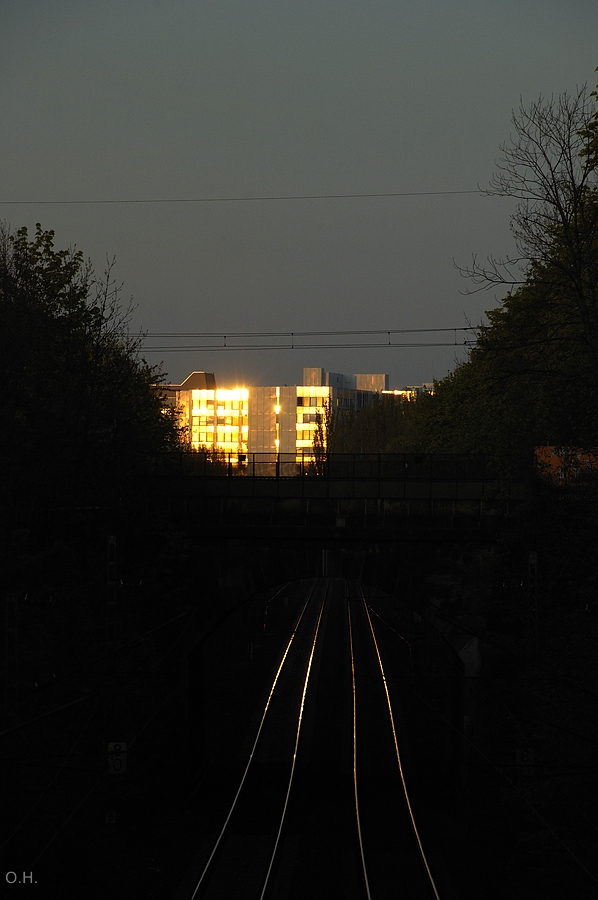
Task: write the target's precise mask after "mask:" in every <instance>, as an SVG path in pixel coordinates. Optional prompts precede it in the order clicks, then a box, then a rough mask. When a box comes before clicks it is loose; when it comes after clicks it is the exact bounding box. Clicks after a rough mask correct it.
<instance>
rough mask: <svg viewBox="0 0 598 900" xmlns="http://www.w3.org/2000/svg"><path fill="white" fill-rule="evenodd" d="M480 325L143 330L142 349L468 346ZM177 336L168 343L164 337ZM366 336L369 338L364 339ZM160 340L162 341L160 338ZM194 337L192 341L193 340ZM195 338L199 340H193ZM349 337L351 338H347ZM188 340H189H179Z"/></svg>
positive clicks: (172, 350)
mask: <svg viewBox="0 0 598 900" xmlns="http://www.w3.org/2000/svg"><path fill="white" fill-rule="evenodd" d="M482 327H483V326H471V325H469V326H457V327H449V328H380V329H374V328H371V329H367V330H366V329H364V330H352V331H349V330H336V331H227V332H226V333H225V332H224V331H220V332H215V331H204V332H201V331H199V332H191V331H189V332H161V331H153V332H145V334H144V335H143V337H144V340H148V339H154V341H155V343H149V344H147V345H145V346H144V347H143V349H144V351H146V352H169V353H172V352H175V353H189V352H198V351H212V350H213V351H232V350H308V349H314V350H334V349H339V350H340V349H344V350H347V349H351V350H355V349H369V348H381V347H391V348H400V349H406V348H422V347H463V346H464V347H469V346H472V345H473V344H475V343H476V342H477V332H478V330H479V328H482ZM420 334H421V335H430V334H435V335H439V336H446V335H448V334H452V335H453V339H452V340H446V338H445V339H444V340H442V339H441V340H434V341H430V340H426V339H421V340H397V338H398V337H399V336H402V335H420ZM169 338H172V339H179V340H180V341H181V343H176V344H174V343H173V344H170V343H168V342H167V339H169ZM368 338H369V339H368ZM160 339H163V340H160ZM194 339H195V342H194ZM197 339H199V340H197ZM351 339H353V340H351ZM183 341H185V342H186V341H189V342H190V343H183Z"/></svg>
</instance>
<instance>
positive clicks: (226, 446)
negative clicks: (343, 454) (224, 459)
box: [161, 368, 388, 459]
mask: <svg viewBox="0 0 598 900" xmlns="http://www.w3.org/2000/svg"><path fill="white" fill-rule="evenodd" d="M161 389H162V390H163V392H164V394H165V396H166V400H167V402H168V403H170V404H171V405H173V406H176V407H177V408H178V409H179V410H180V414H181V424H182V425H183V426H184V427H185V428H186V429H187V434H188V440H189V443H190V445H191V446H192V447H194V448H200V447H210V448H214V449H218V450H223V451H225V452H227V453H233V454H236V455H238V456H241V457H242V456H244V455H245V454H247V453H272V454H282V453H284V454H285V455H287V456H288V454H295V455H296V457H297V459H308V458H310V457H311V455H312V451H313V444H314V436H315V433H316V429H317V426H318V419H319V420H320V421H323V420H324V419H325V409H326V407H328V408H330V409H333V410H335V409H338V410H343V409H355V410H359V409H362V408H363V407H364V406H367V405H369V404H370V403H371V402H372V400H373V398H374V396H375V395H376V394H380V393H383V392H388V375H375V374H374V375H373V374H367V375H342V374H340V373H339V372H326V371H325V370H324V369H319V368H306V369H304V370H303V383H302V384H299V385H269V386H265V387H241V386H235V387H228V388H220V387H217V386H216V379H215V376H214V375H213V373H211V372H192V373H191V375H189V376H188V377H187V378H186V379H185V380H184V381H183V382H182V383H181V384H167V385H162V386H161Z"/></svg>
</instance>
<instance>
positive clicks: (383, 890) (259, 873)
mask: <svg viewBox="0 0 598 900" xmlns="http://www.w3.org/2000/svg"><path fill="white" fill-rule="evenodd" d="M304 589H305V588H304ZM394 703H395V705H396V698H395V699H394ZM398 732H399V728H398V725H397V722H396V716H395V713H394V711H393V699H392V698H391V693H390V691H389V686H388V679H387V676H386V672H385V666H384V660H383V653H382V652H381V648H380V646H379V639H378V638H377V635H376V625H375V620H374V618H373V617H372V615H371V614H370V610H369V607H368V602H367V599H366V597H365V595H364V594H363V592H362V591H361V589H360V588H359V587H358V586H355V585H349V584H347V583H346V582H342V581H334V580H329V579H317V580H314V581H313V582H311V583H310V585H309V588H308V589H307V590H306V596H305V598H304V602H303V604H302V606H301V609H300V612H299V615H298V617H297V620H296V622H295V625H294V627H293V630H292V634H291V635H290V638H289V639H288V640H287V641H286V643H285V646H284V647H283V648H282V652H281V656H280V661H279V663H278V665H277V667H276V669H275V671H274V672H273V675H272V679H271V683H270V684H269V686H268V691H267V697H266V699H265V702H264V704H263V708H262V709H261V711H260V713H259V716H258V717H257V719H256V727H255V728H254V730H253V733H252V735H251V736H250V738H249V739H248V742H247V744H246V746H245V747H244V752H245V760H244V762H243V764H242V766H241V767H240V769H239V772H238V774H237V780H236V782H235V784H234V785H230V784H228V783H227V778H226V773H224V775H223V776H222V780H221V782H220V783H221V785H222V787H221V788H219V789H218V790H221V791H222V792H223V793H227V789H228V793H227V797H226V801H225V800H224V796H223V797H222V799H221V801H220V802H217V803H216V804H215V807H214V809H213V811H212V813H211V815H210V816H208V817H207V818H208V819H209V821H206V825H205V827H204V829H203V834H202V837H201V841H200V848H199V851H198V853H197V856H196V858H195V860H194V863H193V865H192V867H191V869H190V870H189V872H188V873H187V877H186V879H185V881H184V883H183V884H182V885H181V887H180V888H179V891H177V893H176V894H175V900H196V898H197V900H199V898H206V900H213V898H221V897H222V898H248V900H253V898H255V900H270V898H285V900H294V898H301V900H304V898H306V897H310V898H320V897H321V898H326V900H329V898H335V897H342V898H347V900H352V898H355V900H363V898H365V900H378V898H386V897H396V896H399V895H400V896H401V897H404V898H418V900H428V898H430V900H441V897H442V900H445V897H446V896H447V895H445V894H444V893H443V894H441V893H440V890H439V888H438V886H437V883H436V881H435V878H434V875H433V872H432V866H431V864H430V862H429V859H428V856H427V853H426V849H425V846H424V839H423V837H422V835H421V833H420V830H419V828H418V825H417V822H416V816H415V813H414V808H413V802H412V799H411V797H410V792H409V790H408V784H407V778H406V775H405V767H404V764H403V759H402V749H401V740H400V735H399V733H398ZM215 784H217V782H215ZM452 896H453V895H452V892H451V897H452Z"/></svg>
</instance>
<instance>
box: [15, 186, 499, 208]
mask: <svg viewBox="0 0 598 900" xmlns="http://www.w3.org/2000/svg"><path fill="white" fill-rule="evenodd" d="M459 194H477V195H478V196H479V197H483V196H486V195H485V193H484V191H482V190H480V188H477V189H476V190H471V189H470V190H465V191H384V192H381V193H372V194H281V195H264V196H257V197H243V196H239V197H172V198H162V199H161V198H157V197H154V198H139V199H132V198H131V199H119V200H100V199H94V200H0V205H2V206H51V205H54V206H76V205H79V206H83V205H97V204H106V205H108V204H118V203H121V204H136V203H255V202H266V201H267V202H270V201H275V200H278V201H281V200H367V199H378V198H384V197H447V196H451V195H459Z"/></svg>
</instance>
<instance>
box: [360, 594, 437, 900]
mask: <svg viewBox="0 0 598 900" xmlns="http://www.w3.org/2000/svg"><path fill="white" fill-rule="evenodd" d="M361 595H362V596H361V599H362V602H363V607H364V610H365V613H366V616H367V619H368V623H369V626H370V632H371V635H372V640H373V642H374V649H375V651H376V656H377V658H378V665H379V667H380V674H381V676H382V684H383V686H384V693H385V695H386V704H387V706H388V714H389V717H390V726H391V729H392V735H393V741H394V749H395V755H396V759H397V764H398V767H399V775H400V777H401V786H402V788H403V795H404V797H405V803H406V804H407V810H408V812H409V818H410V820H411V826H412V829H413V834H414V836H415V839H416V842H417V846H418V848H419V853H420V856H421V859H422V862H423V864H424V867H425V870H426V873H427V877H428V881H429V884H430V887H431V888H432V891H433V893H434V896H435V897H436V900H440V894H439V893H438V888H437V887H436V882H435V881H434V878H433V876H432V870H431V869H430V864H429V863H428V860H427V857H426V854H425V851H424V846H423V843H422V839H421V836H420V833H419V830H418V828H417V824H416V822H415V815H414V813H413V808H412V806H411V800H410V799H409V792H408V790H407V784H406V781H405V775H404V772H403V763H402V761H401V754H400V751H399V742H398V739H397V731H396V728H395V720H394V715H393V711H392V703H391V700H390V692H389V690H388V683H387V680H386V674H385V672H384V665H383V663H382V657H381V655H380V648H379V647H378V641H377V640H376V634H375V632H374V626H373V625H372V619H371V617H370V611H369V608H368V604H367V600H366V598H365V594H364V592H363V589H362V591H361Z"/></svg>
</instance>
